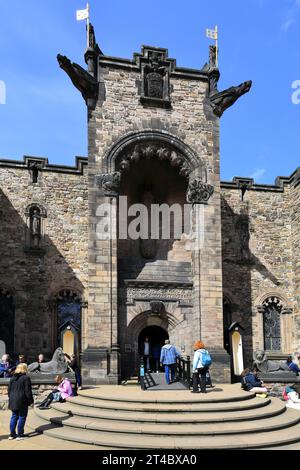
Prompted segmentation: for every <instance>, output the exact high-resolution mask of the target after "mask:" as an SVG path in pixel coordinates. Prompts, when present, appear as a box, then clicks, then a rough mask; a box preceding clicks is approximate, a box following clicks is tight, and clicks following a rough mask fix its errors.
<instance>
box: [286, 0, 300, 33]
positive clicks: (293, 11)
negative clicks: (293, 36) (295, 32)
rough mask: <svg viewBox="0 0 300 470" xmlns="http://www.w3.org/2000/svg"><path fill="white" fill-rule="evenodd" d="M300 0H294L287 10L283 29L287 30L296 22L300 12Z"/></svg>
mask: <svg viewBox="0 0 300 470" xmlns="http://www.w3.org/2000/svg"><path fill="white" fill-rule="evenodd" d="M299 8H300V0H292V3H291V6H290V8H289V9H288V11H287V14H286V17H285V20H284V21H283V22H282V24H281V30H282V31H284V32H287V31H288V30H289V29H290V27H291V26H292V25H293V24H294V23H296V19H297V15H298V14H299Z"/></svg>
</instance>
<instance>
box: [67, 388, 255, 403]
mask: <svg viewBox="0 0 300 470" xmlns="http://www.w3.org/2000/svg"><path fill="white" fill-rule="evenodd" d="M221 391H222V389H221V388H217V387H215V388H213V389H211V390H210V391H209V392H208V393H207V394H205V395H204V394H201V393H199V394H191V395H190V392H189V391H186V393H184V394H183V393H180V394H177V393H174V394H173V393H169V389H168V392H163V393H162V392H159V393H157V392H154V393H153V392H152V391H150V392H149V391H146V392H145V391H141V389H140V387H136V390H135V392H140V393H133V390H132V391H131V390H130V392H129V393H125V392H124V391H123V389H122V390H121V391H119V390H118V393H114V394H109V395H107V394H106V391H105V389H104V390H103V392H102V389H101V388H100V389H95V391H94V389H88V390H79V391H78V397H83V398H87V399H95V400H98V401H99V400H101V401H109V402H121V403H136V404H138V403H142V404H145V403H147V404H148V403H150V404H171V405H178V404H187V403H188V404H189V405H194V404H197V403H201V404H203V403H231V402H235V401H239V402H242V401H246V400H252V399H253V398H255V397H256V395H255V393H251V392H247V393H245V392H244V391H242V392H241V391H234V392H233V393H231V394H230V395H226V396H224V395H223V394H222V395H221V396H220V397H219V396H218V393H219V392H221ZM78 397H77V398H76V400H78ZM72 401H74V399H73V398H71V399H70V400H69V402H72ZM257 402H261V399H259V400H258V399H257Z"/></svg>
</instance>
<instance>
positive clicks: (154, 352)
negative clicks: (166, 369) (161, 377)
mask: <svg viewBox="0 0 300 470" xmlns="http://www.w3.org/2000/svg"><path fill="white" fill-rule="evenodd" d="M146 338H148V339H149V343H150V370H151V371H153V372H159V371H161V370H162V369H161V367H160V363H159V359H160V351H161V348H162V346H163V345H164V344H165V340H166V339H169V335H168V333H167V332H166V331H165V330H164V329H163V328H161V327H159V326H147V327H146V328H144V329H143V330H142V331H141V333H140V334H139V352H140V355H143V353H144V347H143V345H144V341H145V339H146Z"/></svg>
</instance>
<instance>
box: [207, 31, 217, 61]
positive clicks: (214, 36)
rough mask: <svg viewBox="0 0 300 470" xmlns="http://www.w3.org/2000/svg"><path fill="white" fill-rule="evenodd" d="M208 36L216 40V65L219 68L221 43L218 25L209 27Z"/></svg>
mask: <svg viewBox="0 0 300 470" xmlns="http://www.w3.org/2000/svg"><path fill="white" fill-rule="evenodd" d="M206 37H207V38H210V39H214V40H215V46H214V47H215V52H216V61H215V66H216V68H218V65H219V43H218V38H219V34H218V26H216V27H215V29H207V30H206Z"/></svg>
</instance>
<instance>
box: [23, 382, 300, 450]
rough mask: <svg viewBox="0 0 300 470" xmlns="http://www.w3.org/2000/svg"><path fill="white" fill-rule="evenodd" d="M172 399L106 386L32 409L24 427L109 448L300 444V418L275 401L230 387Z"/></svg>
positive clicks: (181, 393)
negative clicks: (50, 405) (46, 407)
mask: <svg viewBox="0 0 300 470" xmlns="http://www.w3.org/2000/svg"><path fill="white" fill-rule="evenodd" d="M229 387H232V388H229ZM123 390H124V391H123ZM173 393H174V395H173V398H172V397H170V395H172V394H170V393H168V392H151V393H150V392H142V391H141V390H140V389H138V388H136V389H135V390H134V389H133V388H130V389H126V388H125V389H124V387H105V386H104V387H99V388H97V389H91V390H86V391H85V390H84V391H81V392H80V395H79V396H78V397H74V398H72V399H69V400H68V401H67V402H66V403H53V404H52V407H51V409H49V410H39V409H37V408H36V409H35V410H34V411H31V412H30V414H29V417H28V420H27V422H28V426H29V427H30V428H31V429H35V430H36V431H38V432H42V433H44V434H46V435H47V436H51V437H54V438H57V439H64V440H68V441H73V442H80V443H85V444H93V445H95V446H97V447H98V448H106V449H107V448H109V449H248V448H249V449H250V448H252V449H255V448H261V449H266V448H270V447H278V446H288V445H293V443H295V442H300V413H299V412H298V411H297V410H292V409H287V408H286V406H285V404H284V403H283V402H282V401H280V400H278V399H277V398H274V399H270V398H265V399H262V398H257V397H255V396H254V395H253V394H251V393H250V394H249V393H246V392H243V391H240V389H239V388H237V387H235V386H224V387H223V388H222V389H221V390H220V391H219V392H217V391H216V392H213V391H211V392H210V393H207V394H206V395H202V394H201V395H194V394H190V393H189V392H188V391H177V392H175V391H174V392H173Z"/></svg>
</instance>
